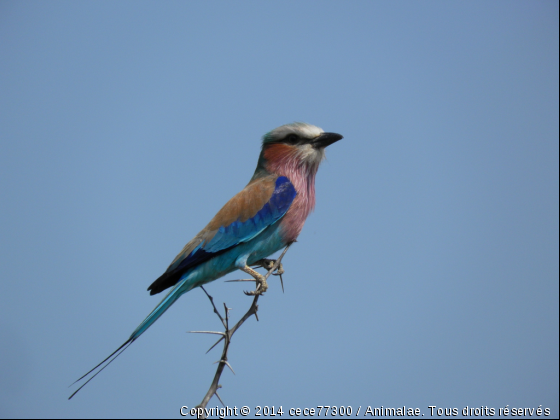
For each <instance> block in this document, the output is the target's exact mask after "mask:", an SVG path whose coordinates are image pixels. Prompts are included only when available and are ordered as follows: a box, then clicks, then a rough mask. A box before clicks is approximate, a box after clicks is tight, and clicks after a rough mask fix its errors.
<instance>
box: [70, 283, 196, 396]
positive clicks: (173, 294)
mask: <svg viewBox="0 0 560 420" xmlns="http://www.w3.org/2000/svg"><path fill="white" fill-rule="evenodd" d="M187 281H188V280H187V279H185V280H183V281H182V282H180V283H178V284H177V285H176V286H175V287H174V288H172V289H171V290H170V292H169V293H168V294H167V295H166V296H165V297H164V298H163V300H162V301H161V302H160V303H159V305H158V306H156V307H155V308H154V310H153V311H152V312H150V314H149V315H148V316H147V317H146V319H144V321H142V322H141V323H140V325H139V326H138V327H137V328H136V329H135V330H134V332H133V333H132V334H131V335H130V337H129V338H128V340H126V341H125V342H124V343H123V344H122V345H121V346H120V347H119V348H118V349H116V350H115V351H114V352H113V353H111V354H110V355H109V356H108V357H107V358H105V359H104V360H103V361H102V362H101V363H99V364H98V365H97V366H95V367H94V368H93V369H91V370H90V371H89V372H88V373H86V374H85V375H83V376H82V377H80V378H79V379H78V380H77V381H76V382H74V383H73V384H72V385H74V384H75V383H77V382H80V381H81V380H82V379H85V378H86V377H88V376H89V375H92V376H91V377H90V378H89V379H88V380H87V381H86V382H84V383H83V384H82V385H81V386H80V387H79V388H78V389H77V390H76V391H74V392H73V393H72V395H70V397H69V398H68V399H71V398H72V397H73V396H74V395H76V394H77V393H78V391H80V390H81V389H82V388H83V387H84V386H86V385H87V384H88V383H89V381H91V380H92V379H93V378H95V377H96V376H97V375H99V373H101V371H102V370H103V369H105V368H106V367H107V366H109V365H110V364H111V363H112V362H113V360H115V359H116V358H117V357H119V356H120V354H121V353H122V352H123V351H125V350H126V349H127V348H128V346H130V345H131V344H132V343H133V342H134V341H136V339H137V338H138V337H140V336H141V335H142V334H143V333H144V332H145V331H146V330H147V329H148V328H150V326H151V325H152V324H153V323H154V322H156V320H157V319H158V318H159V317H160V316H161V315H163V313H164V312H165V311H166V310H167V309H169V307H170V306H171V305H173V304H174V303H175V301H176V300H177V299H178V298H179V296H181V295H182V294H183V293H186V292H188V291H189V290H191V289H192V288H193V287H192V285H191V286H190V287H188V288H184V287H183V286H184V285H185V283H186V282H187ZM72 385H70V386H72Z"/></svg>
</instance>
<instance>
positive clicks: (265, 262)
mask: <svg viewBox="0 0 560 420" xmlns="http://www.w3.org/2000/svg"><path fill="white" fill-rule="evenodd" d="M274 264H276V260H269V259H268V258H263V259H262V260H258V261H257V262H256V263H255V265H256V266H260V267H262V268H264V269H265V270H270V269H271V268H272V267H274ZM282 274H284V266H283V265H282V263H280V264H278V267H276V270H274V273H272V275H274V276H281V275H282Z"/></svg>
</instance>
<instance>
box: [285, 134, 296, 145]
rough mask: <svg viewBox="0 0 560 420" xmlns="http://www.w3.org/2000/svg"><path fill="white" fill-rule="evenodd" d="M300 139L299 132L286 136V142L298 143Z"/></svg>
mask: <svg viewBox="0 0 560 420" xmlns="http://www.w3.org/2000/svg"><path fill="white" fill-rule="evenodd" d="M298 140H299V137H298V136H297V134H294V133H291V134H288V135H287V136H286V138H285V139H284V141H285V142H286V143H296V142H297V141H298Z"/></svg>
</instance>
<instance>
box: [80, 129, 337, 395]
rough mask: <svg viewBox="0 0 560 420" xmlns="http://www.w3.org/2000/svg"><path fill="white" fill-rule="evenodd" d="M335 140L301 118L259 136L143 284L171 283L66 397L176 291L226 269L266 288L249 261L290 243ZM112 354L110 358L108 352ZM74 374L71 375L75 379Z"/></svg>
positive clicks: (158, 287)
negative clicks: (225, 194)
mask: <svg viewBox="0 0 560 420" xmlns="http://www.w3.org/2000/svg"><path fill="white" fill-rule="evenodd" d="M340 139H342V136H341V135H340V134H336V133H325V132H324V131H323V130H322V129H320V128H319V127H316V126H314V125H310V124H305V123H294V124H286V125H283V126H281V127H278V128H276V129H274V130H272V131H270V132H269V133H267V134H265V135H264V136H263V141H262V150H261V153H260V156H259V161H258V163H257V168H256V170H255V173H254V174H253V177H252V178H251V180H250V181H249V183H248V184H247V186H246V187H245V188H244V189H243V190H241V192H239V193H238V194H237V195H236V196H234V197H233V198H232V199H231V200H229V201H228V202H227V203H226V205H225V206H224V207H222V209H221V210H220V211H219V212H218V213H217V214H216V216H214V218H213V219H212V220H211V221H210V223H208V225H207V226H206V227H205V228H204V229H202V230H201V231H200V232H199V233H198V235H196V236H195V237H194V238H193V239H192V240H191V241H190V242H189V243H188V244H186V245H185V247H184V248H183V249H182V250H181V252H180V253H179V254H178V255H177V256H176V257H175V259H174V260H173V261H172V262H171V265H170V266H169V267H168V268H167V270H166V271H165V273H163V274H162V275H161V276H160V277H159V278H158V279H157V280H156V281H154V282H153V283H152V284H151V285H150V287H149V288H148V290H149V291H150V294H151V295H154V294H156V293H160V292H162V291H164V290H166V289H168V288H171V290H170V291H169V292H168V293H167V295H166V296H165V297H164V298H163V300H162V301H161V302H160V303H159V305H157V306H156V307H155V309H154V310H153V311H152V312H151V313H150V314H149V315H148V316H147V317H146V319H144V321H142V323H141V324H140V325H139V326H138V327H137V328H136V329H135V330H134V332H133V333H132V334H131V335H130V337H129V338H128V340H126V342H125V343H124V344H123V345H122V346H120V347H119V348H118V349H117V350H115V351H114V352H113V353H112V354H111V355H110V356H109V357H107V358H106V359H105V360H103V361H102V362H101V363H99V364H98V365H97V366H96V367H94V368H93V369H92V370H90V371H89V372H88V373H86V374H85V375H84V376H82V377H81V378H80V379H78V381H80V380H82V379H84V378H85V377H87V376H88V375H90V374H92V373H93V372H95V371H97V372H96V373H95V374H93V376H92V377H91V378H89V379H88V380H87V381H86V382H85V383H84V384H83V385H82V386H81V387H80V388H78V390H77V391H75V392H74V393H73V394H72V395H71V396H70V398H72V397H73V396H74V395H75V394H76V393H77V392H78V391H79V390H80V389H82V387H84V386H85V385H86V384H87V383H88V382H89V381H90V380H92V379H93V378H94V377H95V376H96V375H97V374H98V373H99V372H101V371H102V370H103V369H104V368H105V367H107V366H108V365H109V363H111V362H112V361H113V360H114V359H115V358H116V357H117V356H118V355H119V354H120V353H121V352H122V351H124V350H125V349H126V348H127V347H128V346H129V345H130V344H132V343H133V342H134V341H135V340H136V339H137V338H138V337H140V336H141V335H142V334H143V333H144V332H145V331H146V330H147V329H148V328H149V327H150V326H151V325H152V324H153V323H154V322H155V321H156V320H157V319H158V318H159V317H160V316H161V315H162V314H163V313H164V312H165V311H166V310H167V309H168V308H169V307H170V306H171V305H173V303H174V302H175V301H176V300H177V299H178V298H179V296H181V295H182V294H184V293H186V292H188V291H189V290H192V289H194V288H195V287H198V286H202V285H204V284H206V283H208V282H211V281H214V280H216V279H218V278H220V277H222V276H224V275H226V274H228V273H231V272H232V271H234V270H237V269H239V270H241V271H244V272H245V273H247V274H249V275H251V276H252V277H253V278H254V279H255V281H256V284H257V287H256V290H254V291H252V292H247V293H248V294H251V295H256V294H262V293H264V292H266V290H267V288H268V286H267V284H266V280H265V278H264V276H262V275H261V274H259V273H258V272H257V271H255V270H253V269H252V268H251V267H250V266H252V265H255V263H257V262H258V261H260V260H262V259H264V258H266V257H268V256H269V255H271V254H273V253H274V252H276V251H278V250H280V249H282V248H284V247H285V246H286V245H288V244H290V243H292V242H294V241H295V240H296V239H297V237H298V235H299V233H300V232H301V229H302V228H303V224H304V223H305V219H307V216H308V215H309V213H310V212H311V211H312V210H313V208H314V206H315V174H316V173H317V169H318V168H319V164H320V163H321V161H322V160H323V159H324V157H325V148H326V147H327V146H329V145H331V144H333V143H334V142H336V141H338V140H340ZM113 356H114V357H113ZM78 381H76V382H78Z"/></svg>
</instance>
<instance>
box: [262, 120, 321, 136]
mask: <svg viewBox="0 0 560 420" xmlns="http://www.w3.org/2000/svg"><path fill="white" fill-rule="evenodd" d="M322 133H323V130H322V129H321V128H319V127H317V126H314V125H311V124H307V123H302V122H296V123H293V124H286V125H282V126H280V127H278V128H275V129H274V130H272V131H271V132H270V133H268V134H266V136H265V137H268V138H269V139H271V140H281V139H283V138H284V137H286V136H287V135H288V134H297V135H298V136H299V137H303V138H307V139H314V138H315V137H318V136H320V135H321V134H322Z"/></svg>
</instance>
